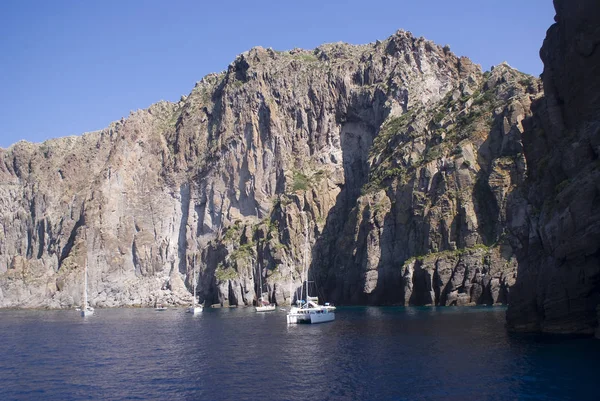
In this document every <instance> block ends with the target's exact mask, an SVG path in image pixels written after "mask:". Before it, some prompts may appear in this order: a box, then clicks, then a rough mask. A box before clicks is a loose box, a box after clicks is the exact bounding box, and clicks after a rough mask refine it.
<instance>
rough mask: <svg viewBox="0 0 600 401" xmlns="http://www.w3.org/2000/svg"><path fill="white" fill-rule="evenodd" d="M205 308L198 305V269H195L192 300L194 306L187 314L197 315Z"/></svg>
mask: <svg viewBox="0 0 600 401" xmlns="http://www.w3.org/2000/svg"><path fill="white" fill-rule="evenodd" d="M203 309H204V307H203V306H202V305H196V269H195V268H194V299H193V300H192V306H190V307H189V308H188V309H187V311H186V312H187V313H191V314H192V315H197V314H199V313H200V312H202V310H203Z"/></svg>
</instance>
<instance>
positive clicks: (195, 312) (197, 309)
mask: <svg viewBox="0 0 600 401" xmlns="http://www.w3.org/2000/svg"><path fill="white" fill-rule="evenodd" d="M202 309H203V308H202V307H200V306H196V307H192V308H188V310H187V312H188V313H191V314H192V315H199V314H200V312H202Z"/></svg>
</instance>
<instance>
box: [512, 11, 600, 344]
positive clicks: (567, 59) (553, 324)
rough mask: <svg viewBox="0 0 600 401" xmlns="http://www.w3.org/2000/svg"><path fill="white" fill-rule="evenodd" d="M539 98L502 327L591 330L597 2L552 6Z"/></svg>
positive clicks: (599, 206) (599, 275)
mask: <svg viewBox="0 0 600 401" xmlns="http://www.w3.org/2000/svg"><path fill="white" fill-rule="evenodd" d="M554 5H555V8H556V18H555V19H556V23H555V24H554V25H553V26H552V27H551V28H550V29H549V30H548V33H547V37H546V40H545V42H544V45H543V47H542V50H541V57H542V60H543V61H544V73H543V75H542V78H543V82H544V89H545V93H546V96H545V98H544V99H542V100H541V101H539V102H537V104H536V105H535V106H534V110H535V113H534V117H533V118H532V119H531V121H530V125H531V130H530V131H529V132H528V133H527V134H526V135H525V153H526V155H527V164H528V166H529V179H528V180H527V183H526V187H525V188H526V189H527V191H528V192H527V199H528V201H529V207H528V210H527V218H528V220H529V222H530V224H529V226H530V230H529V232H527V233H524V235H521V236H520V241H521V243H522V244H523V248H522V249H521V251H520V252H519V276H518V280H517V283H516V286H515V289H514V296H512V297H511V305H510V308H509V310H508V315H507V317H508V323H509V327H511V328H513V329H515V330H542V331H547V332H559V333H593V331H594V329H595V328H596V327H597V325H598V315H597V307H598V305H599V304H600V196H599V194H600V162H599V159H598V156H599V155H600V28H599V27H600V4H599V3H598V2H597V1H594V0H582V1H577V2H568V1H558V0H555V1H554Z"/></svg>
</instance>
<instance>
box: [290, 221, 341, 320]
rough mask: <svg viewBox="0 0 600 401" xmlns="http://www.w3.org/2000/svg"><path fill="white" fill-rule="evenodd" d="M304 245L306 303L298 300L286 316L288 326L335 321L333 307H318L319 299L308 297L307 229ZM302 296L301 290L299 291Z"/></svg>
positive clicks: (327, 305)
mask: <svg viewBox="0 0 600 401" xmlns="http://www.w3.org/2000/svg"><path fill="white" fill-rule="evenodd" d="M305 238H306V244H305V245H304V272H303V273H304V278H305V280H304V281H305V283H306V301H303V300H301V299H298V300H297V301H296V305H297V306H293V307H292V308H291V309H290V311H289V312H288V314H287V317H286V319H287V323H288V324H299V323H308V324H314V323H325V322H332V321H334V320H335V312H334V311H335V307H334V306H331V305H329V304H326V305H325V306H323V305H319V298H317V297H311V296H309V295H308V282H309V281H308V256H307V255H306V252H307V250H308V249H309V244H308V229H307V231H306V236H305ZM300 291H301V292H300V295H302V290H300Z"/></svg>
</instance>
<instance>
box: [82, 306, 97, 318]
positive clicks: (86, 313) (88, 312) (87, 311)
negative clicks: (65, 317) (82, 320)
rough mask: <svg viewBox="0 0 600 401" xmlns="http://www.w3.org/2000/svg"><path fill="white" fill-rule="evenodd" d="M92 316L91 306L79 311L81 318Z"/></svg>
mask: <svg viewBox="0 0 600 401" xmlns="http://www.w3.org/2000/svg"><path fill="white" fill-rule="evenodd" d="M93 314H94V308H92V307H91V306H88V307H87V308H85V309H82V310H81V316H82V317H86V316H92V315H93Z"/></svg>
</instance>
